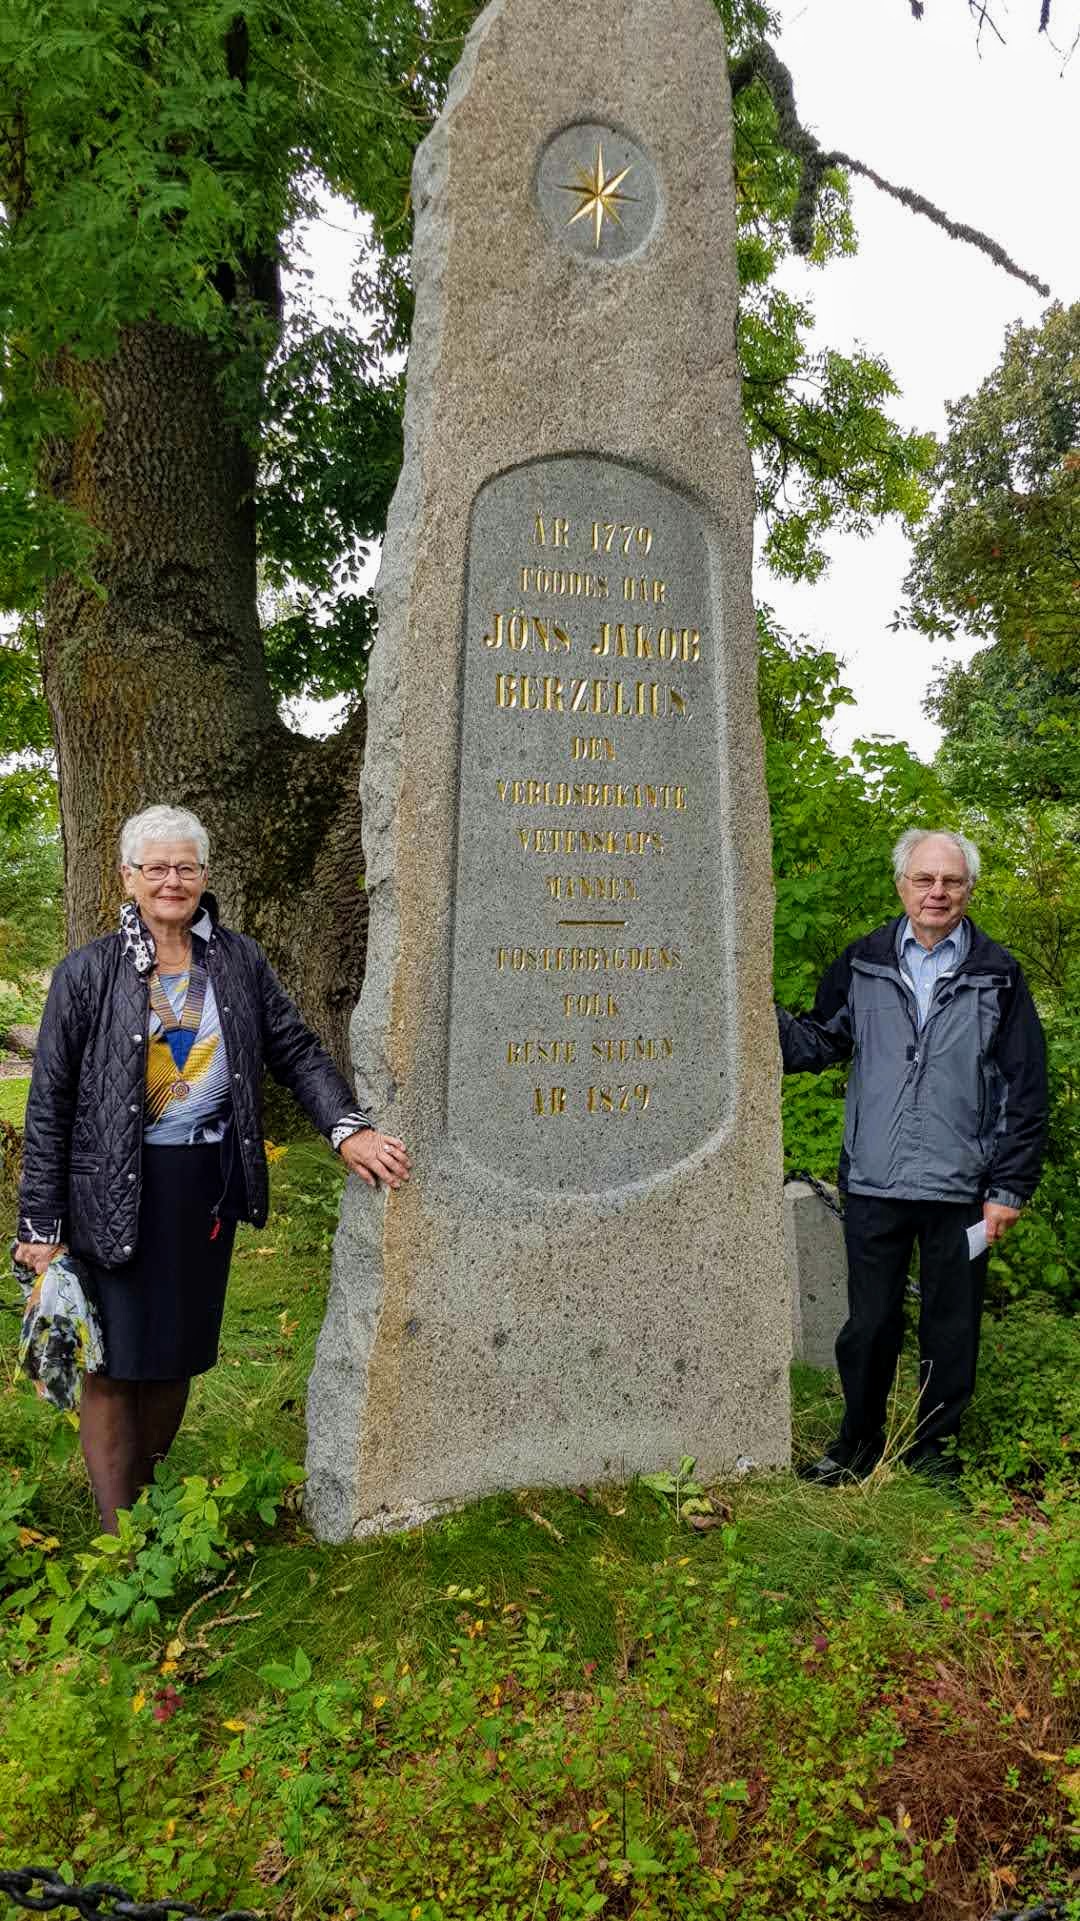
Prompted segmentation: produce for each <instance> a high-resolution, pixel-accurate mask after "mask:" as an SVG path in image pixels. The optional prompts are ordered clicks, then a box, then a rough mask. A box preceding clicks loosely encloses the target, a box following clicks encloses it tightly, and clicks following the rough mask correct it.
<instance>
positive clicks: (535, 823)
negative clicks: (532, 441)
mask: <svg viewBox="0 0 1080 1921" xmlns="http://www.w3.org/2000/svg"><path fill="white" fill-rule="evenodd" d="M713 564H714V561H713V558H712V555H711V552H710V543H709V536H708V528H707V525H706V522H705V519H704V516H703V515H702V514H701V512H700V511H699V509H698V508H697V507H696V506H695V505H693V504H692V503H691V502H689V501H688V500H686V499H685V498H684V497H683V496H682V495H681V494H679V493H677V492H676V491H675V489H674V488H672V487H669V486H668V485H667V484H666V483H664V482H663V481H660V480H657V479H656V478H654V477H653V476H651V475H649V474H645V473H640V472H638V471H637V470H636V469H633V468H631V467H628V466H624V465H622V464H620V463H618V462H616V461H611V460H604V459H600V458H597V457H594V456H592V455H578V456H566V457H561V458H558V459H551V460H538V461H533V462H530V463H529V464H527V465H526V466H523V467H519V468H515V469H514V470H513V471H511V472H510V473H506V474H502V475H499V476H498V477H497V478H496V479H494V480H492V481H490V482H488V484H487V485H486V486H485V487H484V488H483V489H482V490H481V492H480V494H479V495H478V496H477V499H476V501H475V502H474V505H473V511H472V518H471V526H470V535H469V553H468V565H467V576H466V611H465V636H464V647H463V660H462V704H461V707H462V726H461V766H460V789H459V794H460V798H459V814H458V825H457V861H456V878H455V899H454V913H453V949H452V957H451V1003H450V1059H449V1112H448V1127H449V1132H450V1134H451V1136H452V1137H453V1138H454V1139H455V1140H456V1141H457V1142H458V1143H459V1144H460V1146H461V1147H462V1149H463V1150H464V1151H465V1152H466V1153H468V1154H469V1155H470V1156H472V1157H473V1158H474V1159H477V1160H479V1161H481V1162H482V1163H483V1164H484V1165H486V1166H487V1167H489V1168H490V1169H491V1170H492V1171H493V1172H495V1173H498V1174H502V1175H504V1176H505V1177H507V1178H508V1179H511V1180H513V1181H515V1182H516V1183H518V1184H519V1185H520V1186H522V1187H527V1188H534V1189H535V1188H539V1189H542V1190H555V1191H558V1190H562V1191H573V1190H577V1191H586V1192H588V1191H594V1190H601V1189H605V1188H611V1187H617V1186H620V1185H622V1184H624V1183H625V1182H627V1181H632V1180H643V1179H648V1178H650V1177H652V1176H654V1175H656V1174H658V1173H660V1172H661V1171H662V1170H663V1169H664V1168H665V1167H667V1166H670V1165H671V1164H672V1163H674V1162H675V1161H678V1160H680V1159H682V1158H683V1157H684V1156H686V1155H687V1154H690V1153H692V1152H693V1151H694V1150H695V1149H696V1148H699V1147H700V1146H701V1145H702V1144H703V1143H704V1141H705V1140H706V1139H707V1138H708V1136H709V1135H711V1134H712V1133H713V1132H714V1131H715V1130H716V1129H718V1128H719V1127H721V1126H722V1125H723V1124H724V1121H725V1119H726V1116H727V1111H728V1097H727V1090H728V1087H729V1086H730V1079H731V1076H730V1067H729V1061H728V1056H727V1046H728V1034H729V1024H728V1020H727V1008H728V1005H729V994H730V985H729V980H728V967H727V961H726V955H725V944H724V938H723V932H724V930H723V908H722V902H723V864H724V844H725V822H724V816H723V807H724V802H723V798H722V788H723V783H722V781H721V778H720V756H721V753H722V747H721V738H722V726H723V705H722V695H721V689H722V660H721V653H720V635H719V633H718V631H717V626H716V621H715V618H714V611H713V610H714V606H715V604H716V603H715V598H714V594H713V586H712V567H713Z"/></svg>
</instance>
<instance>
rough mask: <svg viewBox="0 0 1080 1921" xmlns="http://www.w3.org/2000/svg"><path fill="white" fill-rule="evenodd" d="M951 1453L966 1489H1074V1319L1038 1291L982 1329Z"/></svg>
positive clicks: (1077, 1428) (1079, 1396)
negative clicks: (963, 1472) (974, 1380)
mask: <svg viewBox="0 0 1080 1921" xmlns="http://www.w3.org/2000/svg"><path fill="white" fill-rule="evenodd" d="M958 1454H959V1458H960V1460H961V1461H962V1462H963V1464H964V1466H965V1468H966V1469H967V1471H968V1474H969V1476H970V1479H971V1483H972V1485H973V1486H974V1487H982V1488H986V1487H987V1486H988V1485H996V1486H999V1487H1000V1486H1002V1485H1012V1486H1021V1487H1023V1486H1032V1485H1034V1486H1036V1487H1046V1488H1057V1489H1061V1488H1065V1489H1070V1488H1071V1489H1072V1490H1073V1492H1074V1493H1075V1490H1076V1485H1077V1464H1078V1462H1080V1318H1077V1317H1076V1316H1072V1317H1070V1316H1068V1315H1064V1314H1061V1313H1058V1312H1056V1311H1055V1304H1054V1303H1052V1302H1051V1301H1050V1299H1049V1298H1048V1297H1047V1296H1046V1295H1042V1296H1040V1295H1038V1294H1034V1295H1029V1296H1028V1298H1027V1299H1025V1300H1024V1302H1023V1303H1022V1305H1018V1304H1013V1305H1011V1306H1010V1307H1008V1308H1006V1309H1005V1310H1004V1311H1003V1312H1002V1313H1000V1314H999V1315H998V1316H997V1317H996V1318H995V1319H994V1320H993V1321H991V1322H990V1323H989V1324H988V1325H987V1326H986V1327H985V1328H984V1331H983V1339H982V1347H981V1350H980V1356H979V1382H978V1387H977V1390H976V1395H975V1400H974V1403H973V1405H972V1408H971V1411H970V1413H969V1414H968V1416H967V1419H966V1420H965V1423H964V1427H963V1431H962V1434H961V1438H960V1442H959V1444H958ZM1062 1578H1064V1570H1062Z"/></svg>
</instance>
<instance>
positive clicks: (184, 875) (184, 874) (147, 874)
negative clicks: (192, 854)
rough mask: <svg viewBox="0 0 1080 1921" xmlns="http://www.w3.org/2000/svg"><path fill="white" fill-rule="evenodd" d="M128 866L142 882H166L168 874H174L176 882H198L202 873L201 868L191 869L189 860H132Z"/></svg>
mask: <svg viewBox="0 0 1080 1921" xmlns="http://www.w3.org/2000/svg"><path fill="white" fill-rule="evenodd" d="M129 865H130V866H132V867H134V868H136V869H137V871H138V872H139V873H140V874H141V875H142V877H143V879H144V880H168V878H169V875H170V874H175V875H176V878H177V880H198V878H199V875H200V874H201V873H202V872H203V871H204V870H203V868H202V867H193V866H192V864H191V862H190V861H189V860H180V861H177V860H133V861H131V862H130V863H129Z"/></svg>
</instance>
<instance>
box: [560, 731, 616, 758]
mask: <svg viewBox="0 0 1080 1921" xmlns="http://www.w3.org/2000/svg"><path fill="white" fill-rule="evenodd" d="M570 758H571V760H614V759H615V743H614V741H612V740H606V739H605V738H604V736H603V735H602V734H591V735H588V736H586V735H585V734H575V735H574V738H573V742H572V744H571V749H570Z"/></svg>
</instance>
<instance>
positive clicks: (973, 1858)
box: [0, 1139, 1080, 1921]
mask: <svg viewBox="0 0 1080 1921" xmlns="http://www.w3.org/2000/svg"><path fill="white" fill-rule="evenodd" d="M272 1172H273V1184H274V1207H273V1212H272V1215H271V1219H270V1222H269V1224H268V1226H267V1227H266V1228H265V1229H264V1230H262V1231H261V1232H259V1233H255V1232H254V1231H253V1230H250V1229H244V1230H242V1231H241V1233H240V1236H239V1238H238V1244H237V1254H236V1259H235V1263H234V1269H233V1281H232V1286H231V1291H230V1300H229V1307H228V1313H227V1322H226V1331H225V1341H224V1349H223V1361H222V1364H221V1365H220V1366H219V1368H218V1369H217V1370H216V1371H215V1372H214V1373H213V1374H212V1375H209V1376H207V1377H206V1378H205V1379H204V1380H202V1381H200V1382H199V1383H198V1384H197V1387H196V1389H195V1392H194V1395H193V1402H192V1408H191V1412H190V1416H189V1419H188V1422H187V1424H186V1426H185V1429H184V1431H183V1434H182V1436H181V1439H180V1441H179V1442H178V1444H177V1447H176V1450H175V1457H174V1461H173V1462H172V1463H171V1468H170V1472H169V1473H168V1474H167V1475H166V1476H165V1477H163V1479H162V1481H161V1483H160V1485H159V1486H157V1487H156V1488H155V1489H154V1490H153V1491H152V1493H151V1494H150V1495H149V1496H148V1497H147V1498H146V1499H145V1500H144V1501H143V1502H142V1503H140V1506H139V1508H137V1509H136V1511H135V1513H134V1515H133V1516H132V1519H131V1524H130V1526H129V1528H128V1530H127V1533H126V1536H125V1537H124V1538H123V1539H122V1540H121V1542H120V1543H119V1544H118V1545H115V1546H114V1545H105V1546H103V1545H102V1544H101V1543H98V1544H97V1545H95V1526H94V1519H93V1513H92V1509H91V1505H90V1502H89V1498H88V1496H87V1493H86V1490H85V1486H84V1483H83V1479H82V1474H81V1468H80V1465H79V1463H78V1461H77V1458H76V1456H75V1451H74V1450H75V1436H74V1432H73V1430H72V1428H71V1427H70V1426H69V1425H68V1424H67V1423H65V1422H64V1421H62V1420H59V1419H57V1417H55V1416H54V1415H53V1414H51V1413H50V1412H49V1411H48V1410H47V1409H45V1408H43V1407H41V1406H40V1405H39V1404H38V1403H37V1402H36V1401H35V1400H34V1398H33V1396H32V1395H31V1394H30V1392H29V1390H28V1389H27V1387H26V1384H25V1383H16V1382H15V1381H14V1380H13V1379H12V1351H13V1338H12V1337H13V1334H14V1326H15V1319H14V1316H11V1317H10V1321H9V1317H7V1316H5V1317H4V1320H5V1321H9V1338H8V1339H6V1340H5V1342H4V1344H3V1357H2V1361H0V1457H2V1459H3V1462H4V1463H5V1466H4V1469H3V1471H2V1473H0V1722H2V1724H3V1727H4V1738H3V1741H2V1742H0V1863H3V1864H4V1865H18V1864H22V1863H25V1862H27V1861H31V1860H41V1859H48V1860H50V1861H52V1862H54V1863H58V1864H60V1865H61V1866H63V1868H64V1869H65V1870H66V1871H67V1872H70V1873H71V1874H72V1875H74V1876H75V1877H76V1878H79V1879H87V1878H91V1877H94V1878H99V1877H100V1878H106V1879H115V1880H118V1881H120V1882H122V1883H123V1884H125V1885H126V1886H128V1887H129V1888H131V1889H132V1890H133V1891H135V1892H136V1893H137V1894H138V1895H140V1896H145V1895H150V1894H153V1895H157V1896H161V1895H164V1894H166V1893H171V1894H180V1895H183V1896H186V1897H188V1898H192V1899H195V1900H198V1901H199V1902H201V1903H202V1904H203V1905H204V1906H205V1907H206V1908H207V1909H209V1908H210V1907H211V1906H214V1907H220V1906H225V1905H230V1904H234V1903H243V1904H245V1905H250V1906H254V1907H258V1908H260V1909H263V1910H265V1911H266V1912H268V1913H271V1914H273V1915H275V1916H281V1917H283V1921H291V1917H293V1916H296V1917H300V1916H308V1915H327V1916H330V1915H333V1916H341V1917H342V1921H356V1918H357V1917H363V1918H364V1921H367V1917H372V1921H471V1918H472V1917H483V1918H484V1921H489V1917H490V1918H491V1921H499V1917H506V1918H507V1921H509V1918H510V1917H518V1916H520V1917H523V1918H525V1917H539V1916H550V1917H556V1916H559V1917H562V1916H568V1917H569V1916H578V1915H590V1914H606V1915H612V1916H631V1915H632V1916H638V1917H643V1918H644V1917H649V1918H650V1921H651V1918H652V1917H662V1916H663V1917H667V1916H671V1917H675V1916H679V1917H691V1918H693V1917H696V1916H706V1915H708V1916H715V1915H720V1916H725V1915H727V1916H731V1917H733V1918H734V1917H747V1921H750V1918H756V1917H760V1918H761V1921H768V1918H770V1917H773V1916H780V1915H783V1916H785V1917H788V1916H790V1917H793V1921H800V1917H805V1918H806V1921H811V1917H812V1918H813V1921H817V1918H818V1917H820V1916H852V1917H854V1916H869V1915H871V1914H872V1915H874V1916H875V1917H877V1916H889V1915H893V1914H900V1913H908V1912H912V1911H913V1910H914V1911H916V1912H918V1913H919V1914H920V1915H923V1914H925V1915H927V1916H932V1917H934V1921H937V1917H941V1918H942V1921H944V1917H946V1916H949V1917H954V1916H956V1915H958V1914H959V1915H965V1914H966V1915H970V1916H978V1915H982V1914H989V1912H990V1911H991V1909H992V1907H993V1906H994V1905H995V1904H998V1903H1004V1902H1008V1903H1010V1904H1012V1903H1013V1902H1015V1903H1016V1904H1017V1905H1018V1904H1019V1902H1020V1901H1021V1900H1022V1899H1025V1898H1028V1897H1033V1896H1035V1895H1037V1894H1044V1893H1048V1892H1055V1891H1063V1890H1066V1889H1068V1888H1069V1886H1070V1885H1071V1882H1070V1875H1071V1873H1072V1871H1073V1869H1074V1868H1075V1867H1076V1866H1077V1861H1078V1855H1077V1849H1078V1847H1080V1747H1078V1746H1076V1745H1074V1744H1076V1743H1077V1742H1080V1734H1078V1732H1077V1725H1076V1709H1077V1703H1078V1700H1080V1634H1078V1629H1080V1531H1078V1529H1077V1512H1078V1503H1077V1500H1076V1486H1075V1477H1074V1472H1073V1454H1072V1443H1071V1440H1070V1438H1069V1430H1068V1428H1067V1427H1066V1426H1065V1425H1064V1424H1063V1423H1064V1422H1065V1420H1066V1418H1068V1417H1069V1409H1070V1407H1071V1406H1074V1402H1070V1400H1069V1395H1070V1393H1072V1394H1074V1395H1075V1391H1076V1390H1075V1385H1074V1384H1075V1381H1076V1379H1077V1378H1078V1376H1080V1369H1078V1368H1077V1366H1076V1362H1077V1360H1078V1359H1080V1348H1078V1346H1077V1343H1076V1340H1075V1335H1074V1333H1073V1328H1074V1324H1073V1323H1072V1322H1069V1321H1066V1320H1064V1319H1062V1318H1061V1317H1058V1316H1054V1315H1052V1314H1051V1313H1050V1310H1049V1309H1046V1310H1044V1312H1045V1317H1046V1318H1045V1320H1044V1321H1043V1322H1041V1323H1040V1322H1039V1321H1038V1319H1037V1316H1036V1318H1035V1319H1034V1320H1033V1319H1031V1317H1030V1316H1029V1318H1028V1319H1027V1320H1024V1319H1023V1310H1022V1308H1021V1307H1019V1306H1015V1307H1014V1308H1013V1310H1012V1313H1013V1315H1014V1317H1015V1326H1013V1327H1010V1326H1008V1325H1005V1324H1003V1325H1002V1326H1000V1327H995V1326H992V1327H991V1328H990V1329H989V1330H988V1334H987V1342H986V1357H987V1358H986V1367H985V1368H984V1381H985V1389H984V1405H983V1407H982V1411H981V1412H980V1411H979V1410H976V1428H975V1432H976V1433H981V1434H982V1436H983V1448H984V1451H988V1452H989V1453H990V1455H991V1457H992V1458H991V1469H992V1471H989V1472H988V1471H987V1470H986V1468H985V1467H984V1466H979V1467H978V1471H976V1463H975V1462H974V1461H973V1462H972V1465H971V1468H970V1470H969V1472H968V1474H967V1478H966V1486H967V1489H968V1498H964V1497H963V1496H962V1495H958V1494H956V1493H948V1492H944V1491H942V1490H941V1489H938V1488H935V1487H932V1486H929V1485H927V1484H926V1483H925V1482H923V1481H920V1480H918V1479H917V1478H915V1477H914V1476H912V1475H910V1474H908V1473H907V1472H906V1471H904V1470H902V1469H901V1470H897V1469H892V1468H888V1467H887V1468H886V1469H885V1470H884V1471H882V1472H881V1473H879V1474H878V1475H877V1476H876V1477H875V1479H874V1481H873V1482H872V1483H871V1484H870V1485H868V1486H867V1487H864V1488H859V1489H855V1490H852V1491H850V1492H841V1493H834V1494H825V1493H821V1492H818V1491H816V1490H811V1489H807V1488H805V1487H804V1486H802V1485H801V1484H800V1483H799V1482H797V1481H796V1480H795V1479H794V1478H793V1477H792V1476H789V1475H775V1476H769V1477H760V1478H755V1477H750V1479H748V1480H746V1481H742V1482H739V1483H736V1484H733V1485H732V1486H730V1487H725V1488H722V1489H718V1490H712V1491H711V1508H712V1511H711V1512H709V1513H706V1514H704V1515H702V1514H697V1515H696V1516H695V1515H693V1514H691V1513H688V1512H685V1511H684V1510H683V1501H684V1500H685V1498H686V1496H687V1493H688V1492H689V1490H688V1488H687V1487H686V1486H685V1485H680V1487H679V1489H678V1493H677V1494H674V1493H670V1492H669V1493H664V1492H663V1491H662V1490H656V1489H653V1488H650V1487H649V1486H647V1485H644V1484H641V1483H638V1484H635V1485H633V1486H631V1487H629V1488H612V1489H603V1490H589V1489H579V1490H576V1491H563V1492H559V1493H537V1492H532V1493H525V1494H522V1495H519V1496H513V1495H506V1496H499V1497H496V1498H493V1499H491V1500H488V1501H485V1502H482V1503H479V1504H477V1505H476V1506H474V1507H471V1508H469V1509H467V1510H465V1511H464V1512H462V1513H460V1514H457V1515H453V1516H451V1517H448V1518H447V1519H446V1520H444V1521H442V1522H441V1523H439V1524H438V1525H433V1526H429V1527H426V1528H424V1529H423V1530H421V1531H419V1532H417V1533H415V1534H412V1535H409V1536H407V1537H395V1538H392V1539H388V1540H382V1541H368V1542H364V1543H361V1544H357V1545H354V1546H350V1547H341V1548H325V1547H321V1546H318V1545H317V1544H315V1543H314V1542H313V1541H312V1540H311V1538H310V1536H309V1535H308V1534H307V1532H306V1530H305V1528H304V1526H303V1521H302V1517H301V1515H300V1513H299V1511H298V1494H299V1487H298V1470H297V1469H296V1468H295V1466H293V1465H291V1464H292V1463H295V1462H296V1461H298V1460H300V1459H301V1458H302V1449H303V1393H304V1384H305V1380H306V1376H307V1373H308V1370H309V1367H310V1364H311V1358H312V1352H313V1347H314V1341H315V1337H316V1333H317V1330H318V1326H319V1321H320V1317H321V1312H322V1304H323V1297H324V1290H325V1280H326V1268H327V1254H328V1247H329V1241H330V1236H331V1234H332V1231H333V1225H334V1220H335V1218H336V1208H337V1194H338V1185H339V1175H338V1170H337V1166H336V1164H335V1163H334V1162H333V1161H332V1159H331V1157H330V1156H329V1154H328V1152H327V1150H326V1149H325V1148H323V1147H322V1146H321V1145H320V1144H319V1143H317V1142H313V1141H310V1140H306V1139H305V1140H300V1141H296V1142H294V1143H292V1144H291V1145H290V1146H289V1148H288V1150H287V1152H286V1153H285V1155H284V1156H283V1157H282V1158H281V1159H280V1160H278V1161H277V1162H276V1163H275V1165H274V1167H273V1170H272ZM1017 1329H1023V1330H1025V1333H1024V1339H1023V1340H1020V1339H1019V1338H1018V1335H1017ZM1051 1332H1052V1333H1053V1340H1052V1339H1051V1338H1050V1337H1051ZM1054 1341H1056V1342H1057V1346H1056V1347H1055V1346H1054ZM795 1404H796V1436H797V1446H798V1449H799V1451H800V1452H801V1453H803V1454H807V1453H810V1452H812V1451H814V1450H815V1449H816V1448H817V1447H818V1446H819V1445H820V1443H821V1442H822V1441H823V1440H824V1439H825V1438H826V1436H827V1435H828V1433H829V1431H830V1429H831V1427H832V1425H833V1422H834V1419H835V1415H836V1397H835V1390H834V1387H833V1384H832V1382H831V1380H830V1378H829V1377H827V1376H821V1375H816V1374H813V1373H811V1372H808V1371H800V1370H797V1371H796V1376H795ZM1033 1410H1034V1411H1033ZM1075 1414H1076V1419H1075V1426H1074V1429H1073V1431H1074V1432H1075V1433H1077V1434H1078V1435H1080V1407H1077V1408H1076V1409H1075ZM1036 1415H1037V1420H1036ZM979 1422H981V1423H982V1427H981V1429H980V1428H979V1427H978V1425H977V1424H978V1423H979ZM675 1465H676V1464H674V1463H660V1462H658V1463H657V1467H658V1468H665V1467H666V1468H671V1467H674V1466H675ZM701 1523H704V1524H705V1525H701Z"/></svg>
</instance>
